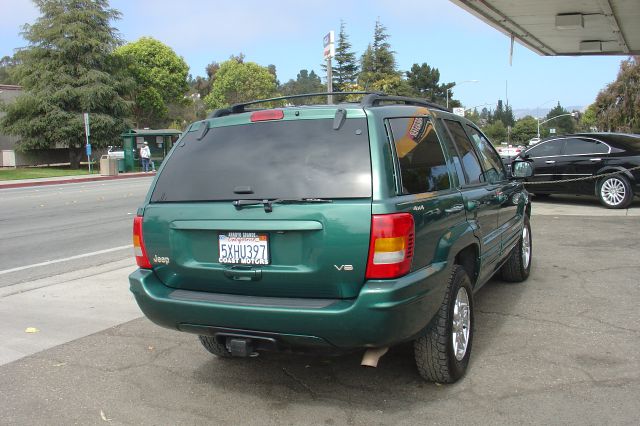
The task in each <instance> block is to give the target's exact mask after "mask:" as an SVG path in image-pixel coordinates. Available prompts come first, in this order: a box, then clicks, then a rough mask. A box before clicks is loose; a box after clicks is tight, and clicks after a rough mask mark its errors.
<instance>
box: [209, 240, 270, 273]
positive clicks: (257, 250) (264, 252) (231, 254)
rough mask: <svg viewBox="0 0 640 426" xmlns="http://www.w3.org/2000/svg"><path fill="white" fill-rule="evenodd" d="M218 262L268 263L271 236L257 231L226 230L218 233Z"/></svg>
mask: <svg viewBox="0 0 640 426" xmlns="http://www.w3.org/2000/svg"><path fill="white" fill-rule="evenodd" d="M218 253H219V258H218V262H220V263H231V264H240V265H268V264H269V237H268V235H267V234H258V233H255V232H226V233H223V234H219V235H218Z"/></svg>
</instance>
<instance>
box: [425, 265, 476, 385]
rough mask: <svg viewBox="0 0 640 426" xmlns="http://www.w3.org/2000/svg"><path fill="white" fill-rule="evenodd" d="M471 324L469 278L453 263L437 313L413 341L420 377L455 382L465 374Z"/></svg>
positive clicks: (471, 334)
mask: <svg viewBox="0 0 640 426" xmlns="http://www.w3.org/2000/svg"><path fill="white" fill-rule="evenodd" d="M454 322H455V323H456V325H454ZM473 325H474V317H473V291H472V288H471V280H470V279H469V276H468V275H467V273H466V272H465V270H464V269H463V268H462V267H461V266H459V265H454V266H453V271H452V272H451V278H450V279H449V284H448V286H447V292H446V295H445V297H444V300H443V301H442V305H441V306H440V309H439V310H438V313H437V314H436V315H435V316H434V317H433V319H432V320H431V323H430V324H429V327H428V328H427V331H426V332H425V334H424V335H423V336H422V337H420V338H418V339H417V340H416V341H415V342H414V343H413V348H414V356H415V360H416V366H417V367H418V372H419V373H420V375H421V376H422V378H424V379H425V380H428V381H430V382H436V383H454V382H455V381H457V380H458V379H460V378H461V377H462V376H464V373H465V372H466V370H467V366H468V365H469V358H470V356H471V344H472V342H473ZM456 337H458V339H456ZM454 342H455V343H454Z"/></svg>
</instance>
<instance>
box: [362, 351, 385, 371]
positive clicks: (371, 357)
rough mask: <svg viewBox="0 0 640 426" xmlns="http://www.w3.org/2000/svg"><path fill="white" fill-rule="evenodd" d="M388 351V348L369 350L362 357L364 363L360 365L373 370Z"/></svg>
mask: <svg viewBox="0 0 640 426" xmlns="http://www.w3.org/2000/svg"><path fill="white" fill-rule="evenodd" d="M388 350H389V348H388V347H387V348H372V349H367V350H366V351H365V353H364V355H363V356H362V362H360V365H362V366H365V367H373V368H375V367H377V366H378V361H380V358H382V356H383V355H384V354H386V353H387V351H388Z"/></svg>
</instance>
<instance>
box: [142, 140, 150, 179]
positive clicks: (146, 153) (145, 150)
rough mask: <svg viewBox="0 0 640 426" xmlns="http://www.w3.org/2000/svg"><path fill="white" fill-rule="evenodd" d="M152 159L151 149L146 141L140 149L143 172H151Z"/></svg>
mask: <svg viewBox="0 0 640 426" xmlns="http://www.w3.org/2000/svg"><path fill="white" fill-rule="evenodd" d="M150 158H151V150H150V149H149V142H147V141H145V142H144V145H143V146H142V148H140V160H141V161H142V170H144V172H145V173H147V172H148V171H149V159H150Z"/></svg>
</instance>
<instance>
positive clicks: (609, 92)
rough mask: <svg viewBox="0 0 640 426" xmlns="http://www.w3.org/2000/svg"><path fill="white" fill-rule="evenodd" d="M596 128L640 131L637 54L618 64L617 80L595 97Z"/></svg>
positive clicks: (639, 80) (638, 57)
mask: <svg viewBox="0 0 640 426" xmlns="http://www.w3.org/2000/svg"><path fill="white" fill-rule="evenodd" d="M595 111H596V115H597V123H598V127H600V128H603V129H605V130H608V131H612V130H615V131H622V132H633V133H640V56H634V57H631V58H629V59H627V60H625V61H622V62H621V63H620V71H618V77H617V78H616V80H615V81H614V82H612V83H610V84H608V85H607V87H605V88H604V89H603V90H602V91H600V93H598V96H597V97H596V101H595Z"/></svg>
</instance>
